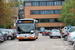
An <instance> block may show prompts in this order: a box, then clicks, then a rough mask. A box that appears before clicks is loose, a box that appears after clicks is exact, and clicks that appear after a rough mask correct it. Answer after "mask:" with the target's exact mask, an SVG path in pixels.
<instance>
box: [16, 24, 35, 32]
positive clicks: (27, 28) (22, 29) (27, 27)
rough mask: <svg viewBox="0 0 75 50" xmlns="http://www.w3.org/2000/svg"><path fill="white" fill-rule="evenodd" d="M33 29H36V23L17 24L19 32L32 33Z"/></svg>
mask: <svg viewBox="0 0 75 50" xmlns="http://www.w3.org/2000/svg"><path fill="white" fill-rule="evenodd" d="M31 30H34V24H33V23H30V24H17V31H18V33H30V32H31Z"/></svg>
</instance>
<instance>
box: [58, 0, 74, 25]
mask: <svg viewBox="0 0 75 50" xmlns="http://www.w3.org/2000/svg"><path fill="white" fill-rule="evenodd" d="M73 3H74V2H72V0H65V3H64V4H63V6H62V9H61V14H60V17H59V20H60V21H62V22H64V24H65V25H66V26H68V25H72V26H74V25H75V24H74V23H75V22H74V21H72V20H74V19H73V16H74V13H73V12H72V11H71V10H70V9H72V7H73Z"/></svg>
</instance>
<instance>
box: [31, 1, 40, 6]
mask: <svg viewBox="0 0 75 50" xmlns="http://www.w3.org/2000/svg"><path fill="white" fill-rule="evenodd" d="M32 6H40V4H39V2H32Z"/></svg>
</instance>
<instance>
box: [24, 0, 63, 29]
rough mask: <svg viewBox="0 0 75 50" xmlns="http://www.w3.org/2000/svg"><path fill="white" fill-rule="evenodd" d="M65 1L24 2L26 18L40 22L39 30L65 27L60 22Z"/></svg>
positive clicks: (42, 0)
mask: <svg viewBox="0 0 75 50" xmlns="http://www.w3.org/2000/svg"><path fill="white" fill-rule="evenodd" d="M63 3H64V0H24V18H34V19H37V20H38V21H39V23H38V27H39V29H42V28H43V29H52V28H60V27H63V26H64V25H63V24H64V23H62V22H61V21H58V18H59V17H60V11H61V8H62V5H63Z"/></svg>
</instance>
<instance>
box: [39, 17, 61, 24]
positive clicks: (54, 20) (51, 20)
mask: <svg viewBox="0 0 75 50" xmlns="http://www.w3.org/2000/svg"><path fill="white" fill-rule="evenodd" d="M38 21H39V23H52V22H60V21H59V20H58V18H51V19H38Z"/></svg>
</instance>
